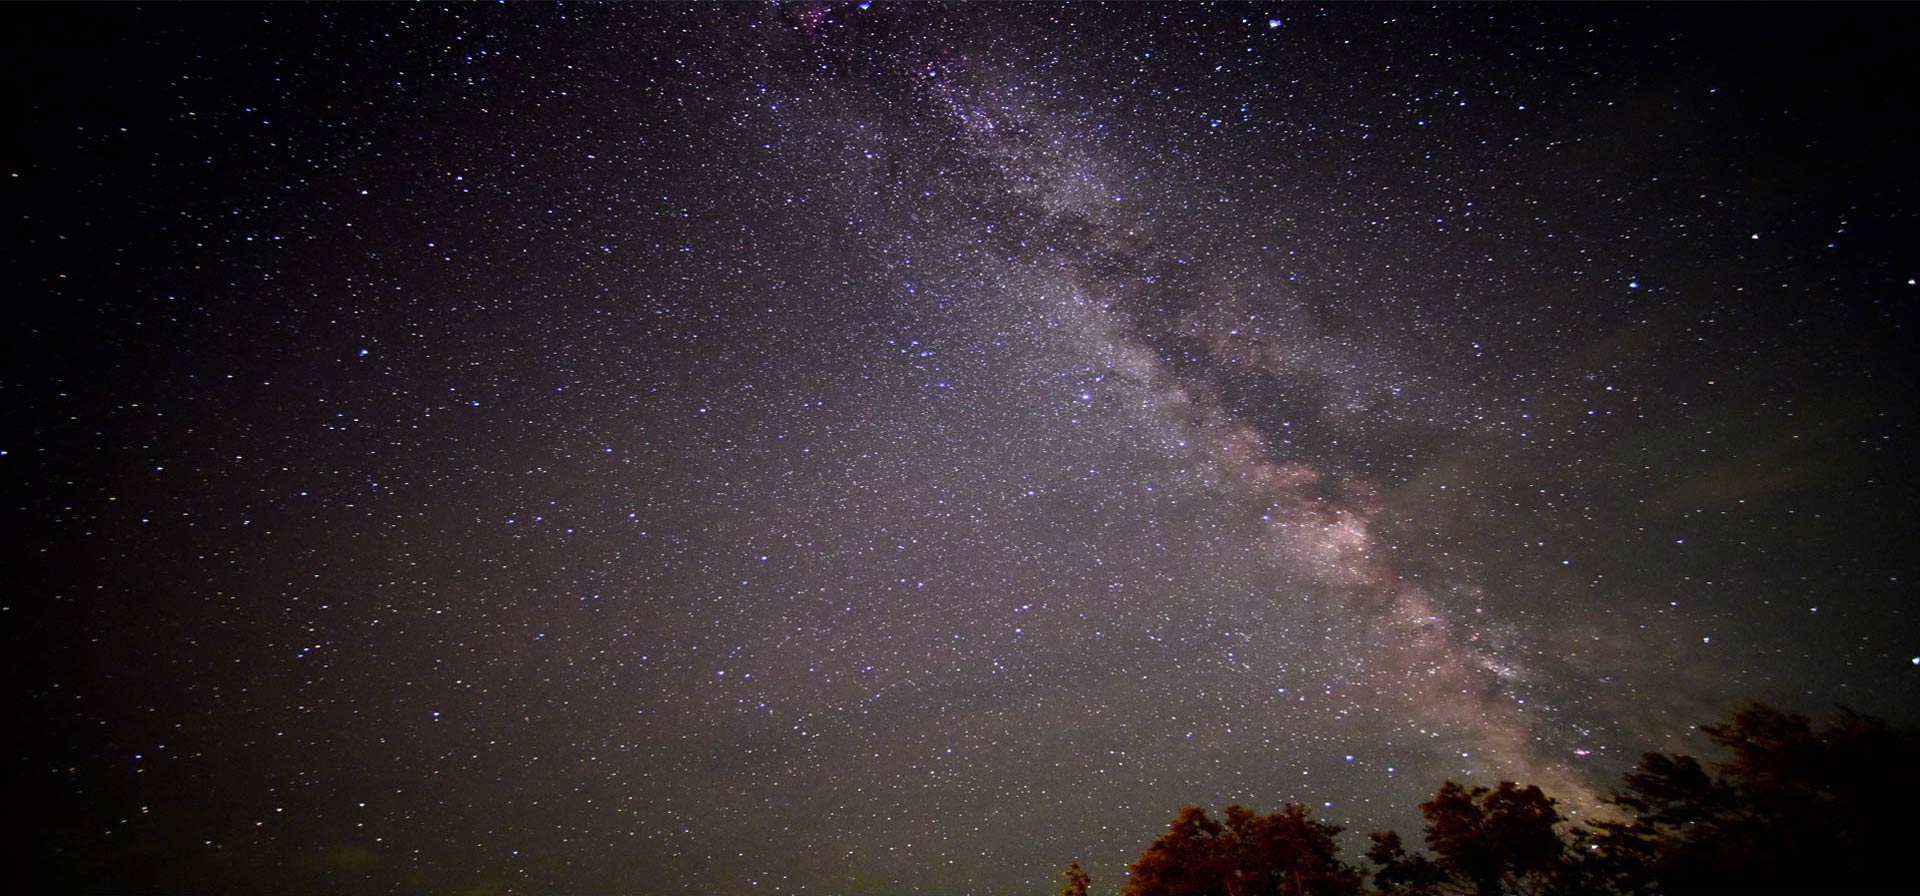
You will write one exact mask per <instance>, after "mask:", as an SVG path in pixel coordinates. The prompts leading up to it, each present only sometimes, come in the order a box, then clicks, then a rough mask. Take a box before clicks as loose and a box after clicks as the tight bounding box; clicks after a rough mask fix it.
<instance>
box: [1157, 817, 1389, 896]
mask: <svg viewBox="0 0 1920 896" xmlns="http://www.w3.org/2000/svg"><path fill="white" fill-rule="evenodd" d="M1339 832H1340V828H1339V827H1338V826H1337V825H1332V824H1327V823H1325V822H1320V821H1315V820H1313V819H1312V818H1311V817H1310V816H1309V813H1308V811H1307V809H1306V808H1305V807H1304V806H1298V805H1291V804H1289V805H1287V806H1285V807H1283V808H1282V809H1281V810H1280V811H1278V812H1275V813H1273V814H1271V815H1259V814H1257V813H1255V812H1254V811H1253V810H1252V809H1249V808H1247V807H1245V806H1240V805H1232V806H1228V807H1227V809H1226V812H1225V822H1224V823H1222V822H1220V821H1216V820H1214V819H1212V818H1210V817H1208V816H1207V813H1206V810H1204V809H1201V808H1199V807H1197V806H1184V807H1182V808H1181V809H1180V812H1179V814H1177V815H1175V816H1174V819H1173V822H1172V824H1170V825H1168V826H1167V831H1166V833H1164V834H1161V835H1160V837H1159V839H1157V840H1155V841H1154V842H1153V844H1152V845H1151V846H1149V847H1147V849H1146V851H1145V852H1143V853H1141V854H1140V858H1139V859H1138V860H1136V861H1135V862H1134V863H1133V865H1132V866H1131V868H1130V869H1129V877H1128V881H1127V887H1126V889H1125V891H1124V893H1125V894H1126V896H1349V894H1357V893H1359V892H1360V889H1361V887H1360V882H1361V881H1360V872H1359V871H1358V870H1356V869H1354V868H1352V867H1351V866H1349V865H1347V864H1345V863H1343V862H1341V861H1340V846H1339V844H1338V843H1337V842H1336V841H1335V840H1334V836H1335V835H1336V834H1338V833H1339Z"/></svg>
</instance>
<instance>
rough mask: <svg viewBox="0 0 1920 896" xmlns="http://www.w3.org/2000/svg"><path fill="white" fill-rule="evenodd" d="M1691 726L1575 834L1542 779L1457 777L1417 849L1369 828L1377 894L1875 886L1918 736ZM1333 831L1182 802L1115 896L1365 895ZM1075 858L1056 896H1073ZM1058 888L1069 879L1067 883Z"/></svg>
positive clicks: (1843, 728) (1300, 812) (1911, 796)
mask: <svg viewBox="0 0 1920 896" xmlns="http://www.w3.org/2000/svg"><path fill="white" fill-rule="evenodd" d="M1701 730H1702V731H1703V732H1705V733H1706V735H1707V737H1708V738H1709V739H1711V740H1712V741H1713V743H1714V744H1715V745H1716V746H1717V747H1719V748H1720V749H1721V751H1723V754H1724V755H1722V756H1721V757H1720V758H1718V759H1714V760H1709V761H1705V762H1703V761H1701V760H1699V759H1696V758H1694V757H1691V756H1682V755H1676V754H1667V753H1649V754H1647V755H1646V756H1645V757H1643V758H1642V759H1641V761H1640V764H1639V766H1638V767H1636V768H1635V769H1634V770H1633V771H1631V772H1628V773H1627V774H1626V776H1625V778H1624V779H1623V781H1622V785H1623V786H1622V788H1621V789H1620V790H1619V791H1617V792H1616V793H1614V794H1613V796H1612V797H1611V798H1609V799H1608V802H1609V803H1610V804H1611V805H1612V806H1613V807H1614V808H1615V809H1617V810H1618V811H1619V813H1620V815H1619V817H1618V818H1615V819H1612V820H1607V821H1599V822H1588V823H1587V825H1585V826H1584V827H1580V828H1575V829H1569V828H1568V827H1567V825H1565V824H1564V823H1563V820H1562V818H1561V817H1560V813H1559V812H1558V811H1557V810H1556V809H1555V808H1554V801H1553V800H1552V799H1551V798H1549V797H1548V796H1547V795H1546V794H1544V793H1542V792H1541V791H1540V789H1539V788H1538V787H1531V786H1529V787H1522V786H1520V785H1517V784H1514V783H1512V782H1508V781H1503V782H1501V783H1500V784H1499V785H1498V786H1496V787H1494V788H1491V789H1489V788H1486V787H1465V786H1462V785H1460V784H1456V783H1454V782H1452V781H1448V782H1446V783H1445V784H1444V785H1442V786H1441V788H1440V790H1439V792H1438V793H1436V794H1435V795H1434V798H1433V799H1432V800H1429V801H1427V802H1425V803H1422V804H1421V806H1420V811H1421V814H1422V815H1423V816H1424V817H1425V818H1426V827H1425V829H1424V832H1423V833H1424V835H1425V836H1424V840H1425V843H1426V847H1427V851H1426V852H1409V851H1408V850H1407V848H1406V846H1405V844H1404V843H1403V842H1402V840H1401V837H1400V835H1399V834H1397V833H1395V832H1392V831H1383V832H1380V833H1376V834H1373V835H1372V836H1371V840H1372V845H1371V847H1370V848H1369V849H1368V850H1367V858H1368V859H1369V860H1371V861H1372V862H1373V864H1374V865H1376V866H1377V871H1376V872H1375V873H1374V875H1373V884H1374V886H1375V887H1377V888H1378V890H1379V892H1381V893H1387V894H1405V896H1579V894H1596V896H1599V894H1622V896H1624V894H1636V896H1691V894H1719V893H1742V894H1751V893H1773V892H1797V893H1827V892H1849V891H1854V892H1875V891H1878V890H1880V889H1884V881H1885V878H1886V869H1888V868H1889V867H1890V866H1891V864H1892V860H1893V859H1894V858H1896V857H1897V856H1899V855H1900V853H1899V851H1898V850H1899V848H1900V846H1901V845H1902V843H1903V842H1904V841H1905V840H1906V839H1908V835H1907V833H1906V827H1905V826H1904V825H1902V824H1901V823H1900V822H1901V821H1902V820H1903V819H1904V816H1905V815H1906V814H1907V813H1909V812H1911V811H1912V810H1913V807H1915V806H1916V805H1920V774H1916V772H1915V767H1916V762H1920V735H1916V734H1915V733H1914V732H1912V731H1904V730H1898V729H1894V728H1891V727H1889V726H1888V725H1887V724H1886V723H1885V722H1882V721H1880V720H1878V719H1873V718H1869V717H1865V716H1861V715H1858V714H1855V713H1853V712H1851V711H1843V714H1842V716H1841V717H1840V718H1839V720H1837V721H1835V722H1834V723H1832V724H1830V725H1828V726H1826V727H1824V728H1816V727H1815V726H1814V725H1813V724H1812V723H1811V722H1809V721H1808V720H1807V719H1806V718H1805V717H1804V716H1798V715H1793V714H1790V713H1786V712H1782V711H1780V710H1777V709H1773V708H1771V707H1767V706H1760V705H1750V706H1746V707H1743V708H1741V709H1739V710H1738V711H1736V712H1735V713H1733V715H1732V716H1731V717H1730V718H1729V719H1728V720H1727V721H1726V722H1724V723H1721V724H1716V725H1706V726H1702V728H1701ZM1339 831H1340V829H1339V828H1338V827H1336V826H1334V825H1331V824H1326V823H1324V822H1319V821H1315V820H1313V819H1312V818H1310V817H1309V816H1308V812H1307V810H1306V809H1305V808H1303V807H1300V806H1297V805H1288V806H1286V807H1284V808H1283V809H1281V811H1279V812H1276V813H1274V814H1272V815H1258V814H1255V813H1254V812H1253V810H1251V809H1248V808H1246V807H1244V806H1238V805H1235V806H1228V807H1227V809H1226V813H1225V818H1224V820H1221V821H1216V820H1214V819H1212V818H1209V817H1208V816H1207V813H1206V812H1205V810H1202V809H1199V808H1196V807H1193V806H1187V807H1185V808H1182V809H1181V810H1180V812H1179V814H1178V815H1177V816H1176V817H1175V818H1174V820H1173V823H1172V824H1171V825H1169V826H1168V828H1167V832H1166V833H1164V834H1162V835H1161V836H1160V838H1159V839H1158V840H1155V841H1154V843H1153V845H1152V846H1150V847H1148V848H1147V850H1146V852H1144V853H1142V854H1141V855H1140V858H1139V860H1138V861H1136V862H1134V864H1133V866H1132V869H1131V872H1130V874H1131V877H1130V879H1129V881H1128V883H1127V887H1126V889H1125V891H1124V892H1125V894H1126V896H1287V894H1294V896H1307V894H1343V896H1344V894H1359V893H1362V892H1366V890H1365V888H1364V887H1363V886H1362V878H1361V875H1360V873H1359V871H1358V870H1356V869H1355V868H1353V867H1352V866H1350V865H1347V864H1345V863H1343V862H1342V861H1341V860H1340V855H1339V844H1338V843H1337V842H1336V841H1335V835H1336V834H1338V833H1339ZM1078 869H1079V866H1078V865H1077V864H1076V865H1073V866H1071V867H1070V868H1069V871H1068V879H1069V881H1070V889H1071V886H1072V882H1073V881H1076V880H1077V881H1080V882H1081V883H1080V886H1081V887H1082V889H1080V890H1078V891H1073V892H1069V893H1067V896H1084V894H1085V889H1084V881H1085V874H1084V872H1082V873H1081V874H1080V876H1079V877H1078V878H1075V877H1073V876H1072V875H1073V872H1074V871H1077V870H1078ZM1063 892H1065V891H1063Z"/></svg>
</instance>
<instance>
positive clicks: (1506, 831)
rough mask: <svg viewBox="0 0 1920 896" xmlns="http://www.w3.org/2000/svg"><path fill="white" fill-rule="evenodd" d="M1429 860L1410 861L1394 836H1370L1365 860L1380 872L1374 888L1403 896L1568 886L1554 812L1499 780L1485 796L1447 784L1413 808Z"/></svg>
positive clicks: (1531, 893) (1523, 892)
mask: <svg viewBox="0 0 1920 896" xmlns="http://www.w3.org/2000/svg"><path fill="white" fill-rule="evenodd" d="M1420 814H1421V815H1423V816H1425V817H1426V819H1427V825H1426V842H1427V848H1428V849H1430V850H1432V851H1433V856H1432V857H1428V856H1424V855H1417V854H1409V853H1407V851H1406V849H1405V848H1404V847H1403V846H1402V845H1401V842H1400V835H1399V834H1396V833H1393V832H1392V831H1386V832H1383V833H1378V834H1374V835H1372V838H1371V839H1372V840H1373V846H1372V848H1370V849H1369V850H1368V851H1367V858H1369V859H1371V860H1372V861H1373V862H1374V863H1376V864H1378V865H1380V866H1381V869H1380V871H1378V872H1377V873H1375V875H1374V883H1375V884H1376V885H1377V886H1379V887H1380V888H1381V889H1382V890H1385V891H1387V892H1391V893H1406V894H1460V896H1503V894H1508V893H1512V894H1520V896H1539V894H1545V893H1552V892H1557V891H1559V890H1562V889H1566V888H1567V886H1568V885H1569V877H1570V874H1571V870H1572V869H1571V863H1570V861H1569V858H1568V853H1567V845H1566V841H1564V840H1562V839H1561V836H1560V833H1559V831H1558V830H1556V828H1555V826H1556V825H1558V824H1559V823H1560V813H1559V812H1557V811H1555V810H1554V808H1553V800H1552V799H1550V798H1548V797H1547V795H1546V794H1544V793H1542V792H1540V788H1538V787H1532V786H1529V787H1524V788H1523V787H1520V786H1519V785H1516V784H1514V783H1513V782H1512V781H1502V782H1500V784H1499V786H1497V787H1495V788H1494V789H1492V790H1488V789H1487V788H1485V787H1474V788H1472V789H1468V788H1466V787H1462V786H1461V785H1459V784H1456V783H1454V782H1452V781H1448V782H1446V783H1445V784H1443V785H1441V787H1440V792H1439V793H1437V794H1435V795H1434V798H1433V799H1431V800H1429V801H1427V802H1425V803H1421V804H1420Z"/></svg>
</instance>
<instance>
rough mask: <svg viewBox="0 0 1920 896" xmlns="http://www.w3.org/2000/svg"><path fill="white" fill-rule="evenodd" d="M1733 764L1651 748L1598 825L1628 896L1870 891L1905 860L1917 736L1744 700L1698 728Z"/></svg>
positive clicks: (1607, 862) (1600, 845) (1849, 717)
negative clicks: (1821, 720)
mask: <svg viewBox="0 0 1920 896" xmlns="http://www.w3.org/2000/svg"><path fill="white" fill-rule="evenodd" d="M1700 730H1701V731H1702V732H1704V733H1705V734H1706V735H1707V737H1708V738H1709V739H1710V740H1712V741H1713V743H1714V744H1715V745H1717V746H1719V747H1721V748H1722V749H1723V750H1725V751H1727V754H1728V755H1727V757H1726V758H1725V759H1722V760H1720V761H1717V762H1713V763H1711V764H1710V765H1703V764H1702V763H1701V762H1700V761H1699V760H1696V759H1694V758H1693V757H1690V756H1677V755H1670V754H1663V753H1649V754H1647V755H1646V756H1645V757H1643V758H1642V759H1641V762H1640V765H1639V767H1637V768H1635V769H1634V770H1633V771H1631V772H1628V773H1627V775H1626V777H1625V781H1624V783H1625V787H1624V789H1622V790H1621V791H1619V792H1617V793H1615V794H1614V795H1613V796H1612V798H1611V799H1610V800H1609V802H1611V803H1612V804H1613V805H1615V806H1617V807H1619V808H1620V809H1622V810H1625V811H1626V812H1627V813H1628V815H1629V818H1628V819H1627V820H1624V821H1609V822H1601V823H1597V824H1595V825H1594V828H1595V832H1596V833H1595V837H1594V844H1595V847H1596V853H1597V854H1598V856H1599V858H1597V859H1596V862H1597V863H1599V864H1600V865H1601V866H1602V867H1603V868H1604V869H1605V871H1606V876H1607V878H1608V879H1609V881H1610V883H1611V885H1612V886H1613V887H1615V888H1617V889H1621V890H1627V891H1646V892H1657V893H1723V892H1736V891H1738V892H1761V891H1787V890H1799V891H1803V892H1827V891H1833V890H1837V889H1847V888H1868V886H1869V883H1870V882H1871V881H1874V880H1876V879H1877V878H1878V876H1879V875H1880V873H1881V872H1882V871H1883V870H1884V867H1885V865H1886V863H1888V862H1890V861H1891V860H1893V859H1895V858H1896V857H1898V856H1899V855H1901V852H1900V848H1901V846H1902V845H1903V841H1904V840H1905V836H1904V833H1905V831H1906V829H1907V828H1908V826H1909V825H1910V821H1909V820H1908V818H1907V815H1908V814H1909V813H1911V811H1912V810H1913V807H1914V806H1915V805H1916V799H1917V798H1920V778H1917V777H1916V774H1915V770H1914V769H1915V760H1916V759H1920V739H1917V738H1916V736H1915V735H1914V733H1912V732H1908V731H1898V730H1895V729H1892V728H1889V727H1888V726H1887V725H1886V723H1885V722H1882V721H1880V720H1878V719H1872V718H1868V717H1865V716H1861V715H1858V714H1856V713H1854V712H1852V711H1851V710H1843V711H1842V716H1841V718H1840V719H1839V721H1837V722H1835V723H1833V724H1832V725H1829V726H1828V727H1826V728H1824V729H1819V730H1815V729H1814V727H1813V725H1812V723H1810V722H1809V721H1808V720H1807V718H1806V717H1804V716H1799V715H1793V714H1789V713H1786V712H1782V711H1781V710H1778V709H1774V708H1772V707H1768V706H1761V705H1757V704H1756V705H1748V706H1745V707H1742V708H1741V709H1739V710H1738V711H1736V712H1735V713H1734V714H1733V716H1732V717H1731V718H1730V719H1729V720H1728V721H1727V722H1725V723H1723V724H1717V725H1705V726H1702V727H1701V729H1700Z"/></svg>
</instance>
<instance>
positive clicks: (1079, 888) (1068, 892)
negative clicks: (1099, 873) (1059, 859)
mask: <svg viewBox="0 0 1920 896" xmlns="http://www.w3.org/2000/svg"><path fill="white" fill-rule="evenodd" d="M1060 876H1061V877H1064V878H1066V879H1067V883H1066V885H1065V886H1063V887H1061V888H1060V896H1087V889H1088V888H1089V887H1091V886H1093V878H1091V877H1088V876H1087V871H1086V869H1085V868H1082V867H1080V863H1079V862H1068V863H1067V870H1065V871H1062V872H1060Z"/></svg>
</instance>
